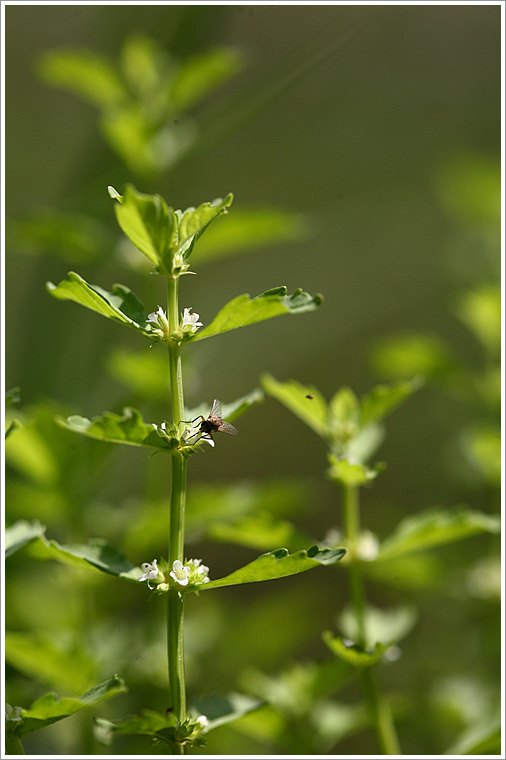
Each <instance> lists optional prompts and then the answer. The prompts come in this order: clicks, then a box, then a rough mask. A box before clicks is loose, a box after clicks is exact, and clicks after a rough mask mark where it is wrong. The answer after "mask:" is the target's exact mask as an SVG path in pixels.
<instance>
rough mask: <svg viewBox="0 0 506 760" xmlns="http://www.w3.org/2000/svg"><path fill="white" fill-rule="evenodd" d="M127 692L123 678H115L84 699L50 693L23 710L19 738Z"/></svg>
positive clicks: (83, 697)
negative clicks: (60, 696)
mask: <svg viewBox="0 0 506 760" xmlns="http://www.w3.org/2000/svg"><path fill="white" fill-rule="evenodd" d="M126 691H127V688H126V686H125V683H124V681H123V679H122V678H119V677H118V676H113V677H112V678H110V679H108V680H107V681H104V682H103V683H100V684H97V686H94V687H93V688H92V689H90V690H89V691H87V692H86V694H83V696H82V697H79V698H78V699H77V698H74V697H62V698H61V699H58V697H57V696H56V695H55V694H52V693H49V694H44V696H42V697H40V698H39V699H37V700H36V701H35V702H33V704H32V705H31V706H30V707H29V708H28V709H26V710H25V709H23V708H22V709H21V712H20V716H21V718H22V721H21V722H20V724H19V727H18V728H17V729H16V734H17V735H18V736H24V735H25V734H29V733H32V731H38V730H39V729H40V728H45V727H46V726H50V725H52V724H53V723H57V722H58V721H60V720H63V719H64V718H68V717H69V716H70V715H74V713H76V712H80V711H81V710H85V709H87V708H89V707H94V706H95V705H98V704H100V702H103V701H104V700H106V699H111V698H112V697H115V696H117V695H118V694H122V693H124V692H126Z"/></svg>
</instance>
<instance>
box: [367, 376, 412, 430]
mask: <svg viewBox="0 0 506 760" xmlns="http://www.w3.org/2000/svg"><path fill="white" fill-rule="evenodd" d="M421 385H422V380H421V379H420V378H415V379H413V380H403V381H400V382H398V383H393V384H392V385H376V386H375V387H374V388H373V389H372V390H371V392H370V393H368V394H366V395H365V396H363V397H362V414H361V418H362V425H367V424H369V423H371V422H377V421H378V420H382V419H384V418H385V417H386V416H387V414H390V413H391V412H393V411H394V409H396V408H397V407H398V406H399V404H401V403H402V402H403V401H404V399H406V398H407V397H408V396H410V395H411V394H412V393H414V392H415V391H416V390H418V388H420V387H421Z"/></svg>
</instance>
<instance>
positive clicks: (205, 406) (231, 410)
mask: <svg viewBox="0 0 506 760" xmlns="http://www.w3.org/2000/svg"><path fill="white" fill-rule="evenodd" d="M263 400H264V394H263V393H262V391H261V390H260V388H254V389H253V390H252V391H250V392H249V393H247V394H246V395H245V396H241V398H238V399H236V400H235V401H230V402H229V403H226V402H222V404H221V410H222V419H224V420H227V421H228V422H231V421H232V420H235V419H237V417H241V415H243V414H244V412H247V411H248V409H249V408H250V407H251V406H253V404H260V403H261V402H262V401H263ZM210 409H211V403H202V404H199V406H197V407H195V408H193V409H186V410H185V418H186V419H188V420H193V419H195V417H198V416H200V415H202V416H203V417H207V416H208V414H209V411H210Z"/></svg>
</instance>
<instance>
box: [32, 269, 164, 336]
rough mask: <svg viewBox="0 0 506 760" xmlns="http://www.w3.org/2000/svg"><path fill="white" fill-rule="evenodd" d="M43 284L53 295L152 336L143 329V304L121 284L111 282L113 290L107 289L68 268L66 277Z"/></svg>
mask: <svg viewBox="0 0 506 760" xmlns="http://www.w3.org/2000/svg"><path fill="white" fill-rule="evenodd" d="M46 288H47V290H48V292H49V293H50V294H51V295H52V296H54V298H58V299H60V300H62V301H75V303H78V304H81V306H85V307H86V308H87V309H91V310H92V311H96V312H97V313H98V314H102V316H104V317H107V318H108V319H112V320H114V321H115V322H120V323H121V324H125V325H128V326H129V327H132V328H133V329H134V330H136V331H137V332H140V333H142V334H143V335H147V336H148V337H152V336H151V335H150V332H149V329H146V325H147V319H148V315H147V314H146V310H145V309H144V306H143V305H142V303H141V302H140V301H139V299H138V298H137V296H136V295H135V294H134V293H132V291H131V290H130V289H129V288H127V287H126V286H125V285H113V292H112V293H108V292H107V291H106V290H103V289H102V288H100V287H98V285H89V284H88V283H87V282H86V281H85V280H83V278H82V277H80V276H79V275H78V274H76V273H75V272H69V273H68V275H67V279H66V280H62V282H60V284H59V285H53V283H52V282H48V283H47V284H46Z"/></svg>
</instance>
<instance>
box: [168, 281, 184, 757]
mask: <svg viewBox="0 0 506 760" xmlns="http://www.w3.org/2000/svg"><path fill="white" fill-rule="evenodd" d="M178 283H179V280H178V278H169V279H168V286H167V316H168V320H169V329H170V331H171V332H172V331H173V330H176V329H177V328H178V326H179V306H178ZM169 372H170V388H171V403H172V422H173V423H174V425H176V426H177V427H178V426H179V423H180V422H181V420H182V419H183V417H184V395H183V374H182V367H181V353H180V347H179V345H177V344H176V343H170V344H169ZM171 459H172V483H171V491H170V535H169V564H170V566H171V567H172V564H173V563H174V561H175V560H179V561H180V562H184V518H185V507H186V459H185V457H183V456H182V455H181V454H179V453H176V454H174V455H173V456H172V457H171ZM183 627H184V595H180V594H178V593H177V592H176V591H173V592H171V593H169V594H168V603H167V654H168V666H169V691H170V706H171V708H172V710H173V713H174V715H175V716H176V718H177V719H178V721H180V722H182V721H184V720H185V719H186V686H185V672H184V628H183ZM177 751H178V752H179V754H184V747H182V746H181V745H177Z"/></svg>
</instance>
